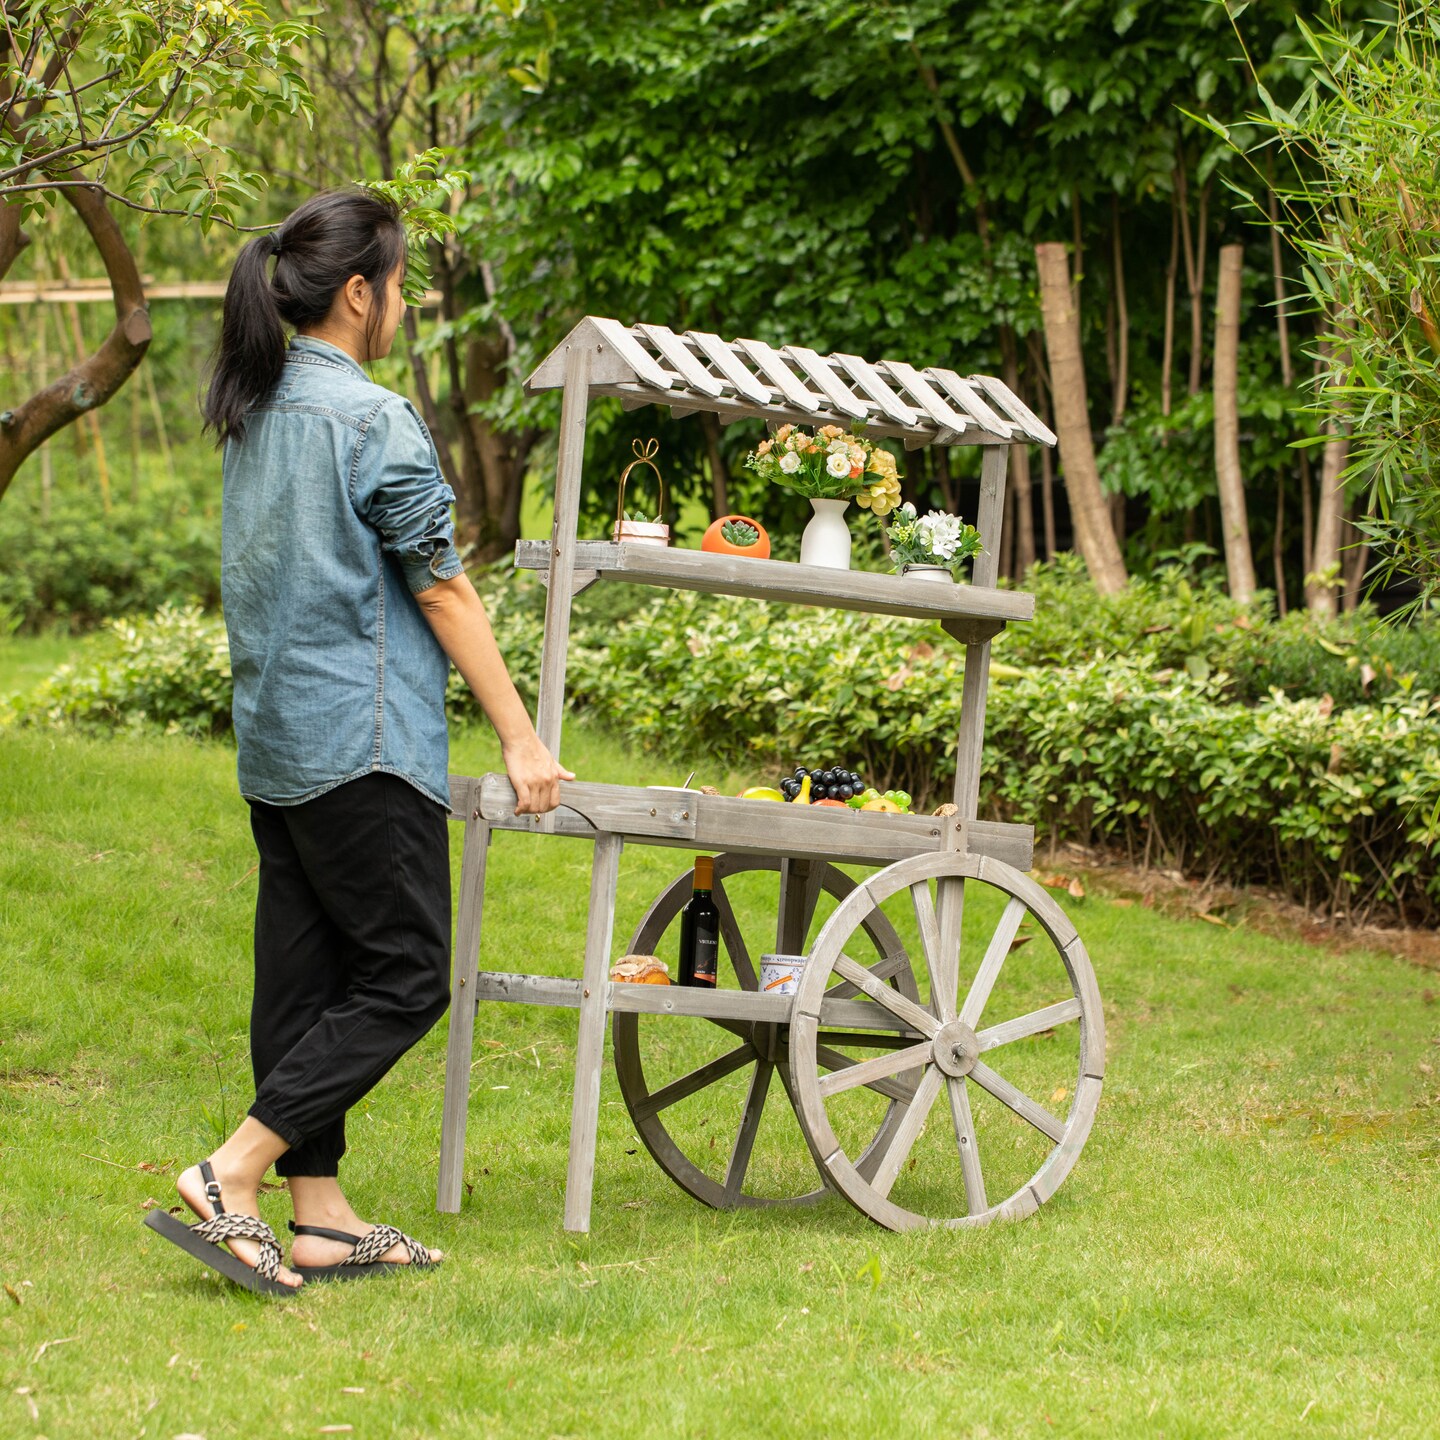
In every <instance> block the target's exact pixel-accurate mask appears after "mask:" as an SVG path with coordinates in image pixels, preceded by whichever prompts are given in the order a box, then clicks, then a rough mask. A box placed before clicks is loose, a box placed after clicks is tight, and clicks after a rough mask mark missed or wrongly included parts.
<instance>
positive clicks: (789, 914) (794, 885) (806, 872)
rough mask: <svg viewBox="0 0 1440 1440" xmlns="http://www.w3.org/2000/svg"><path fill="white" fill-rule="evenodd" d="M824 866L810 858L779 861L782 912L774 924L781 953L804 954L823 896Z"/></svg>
mask: <svg viewBox="0 0 1440 1440" xmlns="http://www.w3.org/2000/svg"><path fill="white" fill-rule="evenodd" d="M824 869H825V867H824V866H823V865H819V864H812V862H811V861H809V860H790V859H784V860H782V861H781V862H780V913H779V915H778V916H777V918H776V923H775V950H776V953H777V954H780V955H803V954H804V953H805V937H806V935H807V934H808V933H809V930H810V922H811V920H812V919H813V918H814V916H815V905H816V902H817V901H818V900H819V898H820V881H821V879H822V878H823V871H824Z"/></svg>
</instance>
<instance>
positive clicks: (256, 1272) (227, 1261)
mask: <svg viewBox="0 0 1440 1440" xmlns="http://www.w3.org/2000/svg"><path fill="white" fill-rule="evenodd" d="M200 1178H201V1179H202V1180H203V1181H204V1182H205V1198H206V1199H207V1200H208V1201H209V1202H210V1204H211V1207H212V1208H213V1209H214V1212H215V1213H214V1214H213V1215H212V1216H211V1217H210V1218H209V1219H208V1220H201V1221H199V1222H198V1223H197V1224H195V1225H186V1224H185V1223H184V1222H183V1221H180V1220H177V1219H176V1218H175V1217H174V1216H173V1215H171V1214H170V1213H169V1211H167V1210H152V1211H150V1213H149V1214H148V1215H146V1217H145V1224H146V1225H148V1226H149V1227H150V1229H152V1230H153V1231H155V1233H156V1234H157V1235H162V1236H164V1238H165V1239H166V1240H168V1241H169V1242H170V1243H171V1244H172V1245H178V1246H179V1247H180V1248H181V1249H182V1250H183V1251H184V1252H185V1253H186V1254H187V1255H193V1256H194V1257H195V1258H196V1259H197V1260H198V1261H200V1263H201V1264H202V1265H208V1266H209V1267H210V1268H211V1269H212V1270H218V1271H219V1272H220V1274H222V1275H223V1276H224V1277H225V1278H226V1279H227V1280H233V1281H234V1282H235V1284H237V1285H239V1286H241V1287H242V1288H243V1289H245V1290H251V1291H253V1292H254V1293H255V1294H257V1295H293V1294H294V1293H295V1292H296V1291H297V1290H299V1289H300V1288H301V1286H300V1285H285V1284H282V1283H281V1282H280V1281H279V1280H277V1279H276V1278H275V1276H276V1275H277V1274H278V1273H279V1270H280V1265H281V1262H282V1261H283V1259H284V1256H283V1255H282V1253H281V1250H280V1242H279V1241H278V1240H277V1239H276V1238H275V1232H274V1231H273V1230H272V1229H271V1228H270V1227H269V1226H268V1225H267V1224H266V1223H265V1222H264V1221H263V1220H257V1219H256V1218H255V1217H254V1216H253V1215H237V1214H235V1213H234V1212H233V1211H230V1210H227V1209H226V1208H225V1206H224V1205H223V1204H222V1203H221V1200H220V1182H219V1181H218V1180H217V1179H216V1178H215V1172H214V1171H213V1170H212V1169H211V1168H210V1162H209V1161H208V1160H202V1161H201V1162H200ZM227 1240H254V1241H256V1242H257V1243H258V1244H259V1246H260V1258H259V1260H258V1261H257V1262H256V1264H255V1265H254V1266H250V1265H247V1264H246V1263H245V1262H244V1261H243V1260H242V1259H240V1257H239V1256H238V1255H234V1254H232V1253H231V1252H230V1251H229V1250H227V1249H225V1242H226V1241H227ZM303 1283H304V1282H303V1281H302V1282H301V1284H302V1285H303Z"/></svg>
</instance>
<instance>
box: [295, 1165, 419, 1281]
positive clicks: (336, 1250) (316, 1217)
mask: <svg viewBox="0 0 1440 1440" xmlns="http://www.w3.org/2000/svg"><path fill="white" fill-rule="evenodd" d="M290 1198H291V1200H292V1201H293V1202H294V1205H295V1223H296V1224H297V1225H315V1226H318V1227H320V1228H321V1229H324V1230H343V1231H344V1232H345V1233H346V1234H347V1235H355V1236H358V1237H360V1238H363V1237H364V1236H366V1235H368V1234H369V1233H370V1232H371V1231H372V1230H374V1229H376V1228H377V1227H376V1226H374V1225H371V1224H369V1223H368V1222H367V1221H364V1220H362V1219H361V1218H360V1217H359V1216H358V1215H357V1214H356V1213H355V1211H354V1210H353V1209H352V1208H351V1205H350V1202H349V1201H348V1200H347V1199H346V1198H345V1195H344V1192H343V1191H342V1190H341V1189H340V1183H339V1181H338V1180H336V1179H335V1178H334V1177H333V1176H315V1175H295V1176H292V1177H291V1180H290ZM354 1250H355V1247H354V1246H353V1245H347V1244H346V1243H345V1242H344V1241H342V1240H329V1239H326V1238H325V1237H324V1236H323V1235H297V1236H296V1237H295V1240H294V1243H293V1244H292V1245H291V1246H290V1261H291V1264H293V1265H303V1266H304V1267H305V1268H306V1269H307V1270H310V1269H317V1268H323V1267H324V1266H327V1265H340V1264H343V1263H344V1262H345V1261H346V1260H348V1259H349V1258H350V1256H351V1255H352V1254H353V1253H354ZM429 1253H430V1259H431V1260H432V1261H440V1260H443V1259H444V1258H445V1255H444V1252H443V1251H441V1250H431V1251H430V1252H429ZM377 1258H378V1259H379V1260H380V1261H382V1262H383V1263H385V1264H389V1265H408V1264H409V1263H410V1252H409V1251H408V1250H407V1249H406V1248H405V1246H404V1245H392V1246H391V1247H390V1248H389V1249H388V1250H387V1251H386V1252H385V1253H384V1254H383V1255H381V1256H379V1257H377Z"/></svg>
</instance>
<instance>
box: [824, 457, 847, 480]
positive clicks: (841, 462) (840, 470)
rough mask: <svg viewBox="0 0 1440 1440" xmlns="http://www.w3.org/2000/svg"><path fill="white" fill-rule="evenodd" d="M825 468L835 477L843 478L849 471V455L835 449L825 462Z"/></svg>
mask: <svg viewBox="0 0 1440 1440" xmlns="http://www.w3.org/2000/svg"><path fill="white" fill-rule="evenodd" d="M825 468H826V469H827V470H828V471H829V472H830V473H831V474H832V475H833V476H834V477H835V478H836V479H837V480H840V479H843V478H844V477H845V476H846V475H848V474H849V473H850V457H849V456H848V455H843V454H841V453H840V452H839V451H836V453H835V454H834V455H832V456H831V457H830V458H829V459H828V460H827V461H826V462H825Z"/></svg>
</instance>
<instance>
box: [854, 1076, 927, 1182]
mask: <svg viewBox="0 0 1440 1440" xmlns="http://www.w3.org/2000/svg"><path fill="white" fill-rule="evenodd" d="M944 1081H945V1076H944V1074H943V1072H942V1071H941V1069H940V1067H939V1066H938V1065H932V1066H930V1068H929V1069H928V1070H926V1072H925V1074H924V1075H923V1076H922V1077H921V1079H920V1083H919V1085H917V1086H916V1087H915V1098H914V1099H913V1100H912V1101H911V1102H910V1107H909V1109H907V1110H906V1112H905V1118H904V1119H903V1120H901V1122H900V1124H899V1126H898V1127H897V1128H896V1130H895V1138H894V1139H893V1140H891V1142H890V1145H889V1147H888V1148H887V1149H886V1151H885V1153H884V1155H882V1156H881V1157H880V1163H879V1164H878V1165H877V1166H876V1167H875V1177H874V1179H872V1180H871V1181H870V1183H871V1184H872V1185H873V1186H874V1187H875V1188H876V1189H877V1190H878V1191H879V1192H880V1193H881V1194H882V1195H888V1194H889V1193H890V1191H891V1190H892V1189H893V1188H894V1185H895V1181H896V1179H897V1178H898V1177H899V1175H900V1171H901V1169H902V1168H903V1167H904V1164H905V1162H906V1160H908V1159H909V1158H910V1151H911V1149H912V1148H913V1147H914V1145H915V1142H916V1140H918V1139H919V1138H920V1132H921V1130H923V1129H924V1128H925V1121H926V1119H927V1118H928V1117H929V1114H930V1107H931V1106H932V1105H934V1103H935V1097H936V1096H937V1095H938V1094H939V1093H940V1086H941V1085H942V1084H944Z"/></svg>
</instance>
